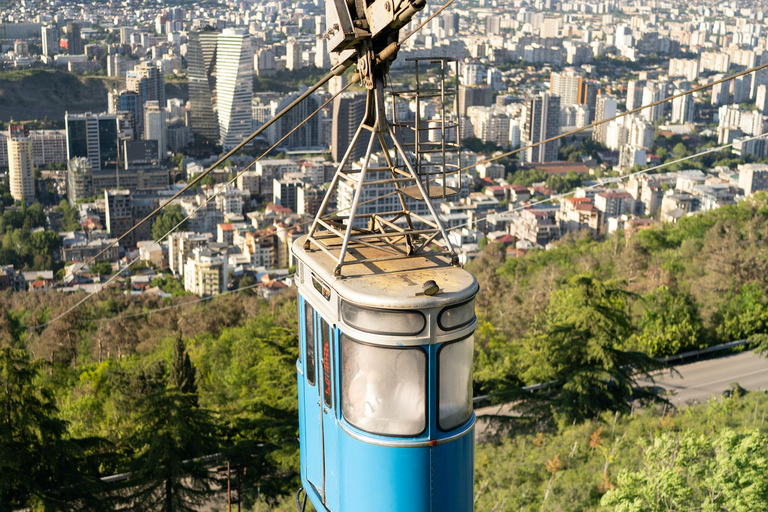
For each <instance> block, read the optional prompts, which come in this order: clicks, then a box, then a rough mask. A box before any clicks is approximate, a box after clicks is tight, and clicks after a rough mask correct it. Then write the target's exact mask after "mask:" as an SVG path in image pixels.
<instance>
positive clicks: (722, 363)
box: [475, 352, 768, 438]
mask: <svg viewBox="0 0 768 512" xmlns="http://www.w3.org/2000/svg"><path fill="white" fill-rule="evenodd" d="M675 370H677V372H678V373H679V375H678V374H676V373H670V372H668V371H665V372H663V373H659V374H657V375H656V376H655V382H656V383H655V385H656V386H658V387H661V388H664V390H665V391H666V392H667V393H668V395H667V397H668V399H669V401H670V402H671V403H672V405H674V406H675V407H685V406H686V405H687V404H689V403H695V402H706V401H707V399H708V398H710V397H712V396H718V395H721V394H722V393H723V391H725V390H727V389H729V388H730V383H731V382H738V383H739V385H740V386H741V387H742V388H744V389H747V390H749V391H755V390H760V389H768V359H765V358H762V357H760V356H757V355H755V354H754V353H753V352H742V353H740V354H736V355H732V356H727V357H721V358H718V359H710V360H708V361H699V362H695V363H689V364H685V365H679V366H676V367H675ZM640 384H641V385H648V386H650V385H653V384H651V383H650V382H645V381H640ZM512 406H513V404H504V405H494V406H491V407H483V408H481V409H476V410H475V414H477V416H478V424H477V427H476V431H475V432H476V437H477V438H481V437H482V436H483V434H484V433H485V431H486V429H487V428H488V422H487V420H484V419H483V416H489V415H490V416H496V415H501V416H514V415H515V412H514V410H513V407H512Z"/></svg>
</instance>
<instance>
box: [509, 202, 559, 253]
mask: <svg viewBox="0 0 768 512" xmlns="http://www.w3.org/2000/svg"><path fill="white" fill-rule="evenodd" d="M509 234H510V235H513V236H515V237H517V238H518V239H519V240H527V241H528V242H530V243H531V244H535V245H539V246H542V247H544V246H546V245H547V244H548V243H549V242H552V241H554V240H557V239H558V238H560V223H559V222H558V221H557V220H556V219H555V210H549V209H546V210H545V209H535V208H526V209H524V210H522V211H520V212H519V213H518V214H517V216H516V218H515V219H514V220H513V221H512V223H511V224H510V226H509Z"/></svg>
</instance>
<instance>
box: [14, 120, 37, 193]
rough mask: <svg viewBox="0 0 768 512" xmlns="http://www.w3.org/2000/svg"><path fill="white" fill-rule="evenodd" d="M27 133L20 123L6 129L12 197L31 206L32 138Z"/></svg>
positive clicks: (32, 186)
mask: <svg viewBox="0 0 768 512" xmlns="http://www.w3.org/2000/svg"><path fill="white" fill-rule="evenodd" d="M28 135H29V134H28V133H27V132H26V131H25V130H24V127H23V126H21V125H13V126H11V127H10V128H9V129H8V142H7V144H8V174H9V175H10V176H9V178H10V186H11V196H13V199H14V200H16V201H26V203H27V205H28V206H31V205H32V203H34V202H35V176H34V174H33V166H34V163H33V162H34V157H33V155H32V139H30V138H29V136H28Z"/></svg>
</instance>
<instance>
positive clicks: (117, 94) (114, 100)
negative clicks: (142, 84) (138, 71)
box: [107, 89, 144, 139]
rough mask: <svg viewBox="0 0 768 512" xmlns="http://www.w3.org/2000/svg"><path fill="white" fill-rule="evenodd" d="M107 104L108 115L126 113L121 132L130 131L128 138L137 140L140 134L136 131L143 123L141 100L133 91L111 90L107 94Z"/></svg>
mask: <svg viewBox="0 0 768 512" xmlns="http://www.w3.org/2000/svg"><path fill="white" fill-rule="evenodd" d="M107 103H108V107H107V108H108V109H109V113H110V114H117V113H118V112H123V113H127V114H128V116H127V117H126V118H125V123H124V126H121V129H122V130H123V131H127V130H130V137H131V138H133V139H138V138H139V137H140V136H141V135H142V134H141V133H140V132H139V131H138V130H139V128H140V127H141V126H142V125H143V122H144V119H143V118H144V113H143V111H144V109H143V108H142V104H141V98H140V96H139V94H138V93H136V92H135V91H127V90H122V91H118V90H117V89H113V90H112V91H111V92H109V93H107Z"/></svg>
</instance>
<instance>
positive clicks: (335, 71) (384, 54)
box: [27, 0, 455, 330]
mask: <svg viewBox="0 0 768 512" xmlns="http://www.w3.org/2000/svg"><path fill="white" fill-rule="evenodd" d="M454 1H455V0H449V1H448V2H447V3H446V4H444V5H443V6H442V7H440V9H438V10H437V11H435V12H434V13H433V14H432V15H431V16H429V18H427V19H426V20H425V21H424V22H423V23H421V24H420V25H419V26H418V27H416V28H415V29H414V30H412V31H411V32H409V33H408V34H407V35H406V36H405V37H404V38H403V39H402V40H400V41H398V42H397V43H393V44H392V45H390V46H389V47H387V48H386V49H384V50H383V51H382V52H381V53H380V54H379V57H378V58H379V59H384V58H387V57H388V56H389V55H391V54H392V53H393V52H394V50H392V47H394V49H395V50H396V49H397V48H399V47H400V45H402V44H403V43H404V42H405V41H406V40H408V38H410V37H411V36H412V35H413V34H415V33H416V32H418V31H419V30H421V28H422V27H424V26H425V25H426V24H427V23H429V22H430V21H431V20H432V19H434V17H435V16H437V15H438V14H440V13H441V12H442V11H443V10H444V9H445V8H446V7H448V6H449V5H450V4H452V3H453V2H454ZM349 67H350V66H348V65H344V64H343V63H342V64H339V65H337V66H335V67H334V69H332V70H331V72H329V73H328V74H327V75H325V76H324V77H323V78H322V79H320V81H318V82H317V83H316V84H315V85H313V86H312V87H311V88H309V89H307V90H306V91H305V92H304V93H303V94H302V95H301V96H299V97H298V98H297V99H295V100H294V101H293V102H291V103H290V104H289V105H288V106H286V107H285V108H284V109H283V110H281V111H280V112H279V113H278V114H277V115H276V116H275V117H273V118H272V119H270V120H269V121H268V122H267V123H266V124H264V125H263V126H261V127H259V128H258V129H257V130H256V131H255V132H253V133H252V134H251V135H249V136H248V137H247V138H246V139H245V140H244V141H243V142H241V143H240V144H238V145H237V146H236V147H235V148H233V149H232V150H230V151H229V152H228V153H227V154H225V155H224V156H223V157H221V158H219V160H218V161H216V162H215V163H214V164H213V165H212V166H211V167H209V168H208V169H207V170H205V171H203V172H202V173H201V174H199V175H198V176H196V177H195V179H193V180H192V181H191V182H190V183H189V184H188V185H187V186H185V187H184V188H183V189H182V190H180V191H179V192H177V193H176V194H174V196H173V197H171V198H170V199H169V200H168V201H166V202H165V203H164V204H162V205H161V206H159V207H158V208H156V209H155V210H154V211H153V212H152V213H150V214H149V215H147V216H146V217H144V218H143V219H142V220H141V221H139V222H138V223H137V224H136V225H134V226H133V227H132V228H131V229H129V230H128V231H127V232H126V233H124V234H123V235H122V236H120V237H119V238H118V239H117V240H115V241H114V242H112V243H111V244H109V245H108V246H107V247H106V248H104V249H103V250H101V252H99V253H98V254H96V255H95V256H93V257H91V258H90V259H88V260H87V261H86V262H85V263H84V265H88V264H90V263H93V262H94V261H95V260H96V259H97V258H98V257H99V256H101V255H102V254H104V253H105V252H106V251H108V250H109V249H110V248H112V247H114V246H115V245H116V244H118V243H120V241H121V240H123V239H124V238H125V237H127V236H128V235H129V234H131V233H132V232H133V231H135V230H136V229H137V228H138V227H139V226H141V225H142V224H144V223H145V222H146V221H147V220H149V219H150V218H152V217H153V216H155V215H156V214H158V213H159V212H160V211H162V210H163V209H164V208H165V207H166V206H167V205H169V204H171V203H172V202H173V201H174V200H175V199H177V198H178V197H179V196H181V195H182V194H183V193H184V192H186V191H187V190H189V189H190V188H191V187H193V186H194V185H195V184H196V183H198V182H199V181H200V180H201V179H203V178H204V177H205V176H207V175H208V174H209V173H210V172H211V171H213V170H214V169H216V168H217V167H218V166H219V165H221V164H222V163H223V162H226V161H227V159H228V158H229V157H230V156H232V155H234V154H235V153H237V152H238V151H240V149H242V148H243V147H245V146H246V145H247V144H248V143H249V142H250V141H251V140H253V139H254V138H256V137H257V136H258V135H259V134H261V133H262V132H263V131H264V130H265V129H267V128H268V127H269V126H271V125H272V124H273V123H274V122H276V121H277V120H278V119H279V118H280V117H282V116H283V115H285V114H286V113H288V112H289V111H290V110H291V109H293V108H294V107H295V106H296V105H298V104H299V103H301V102H302V101H304V100H305V99H306V98H307V97H309V96H310V95H311V94H312V93H314V92H315V91H316V90H317V89H319V88H320V87H322V86H323V85H324V84H325V83H327V82H328V81H329V80H330V79H331V78H333V77H334V76H339V75H341V74H343V72H344V71H346V70H347V69H348V68H349ZM355 76H356V77H357V78H356V79H353V80H350V83H348V84H347V85H346V86H344V87H343V88H342V89H341V90H340V91H339V92H337V93H336V94H334V95H333V96H332V97H331V98H329V99H328V100H327V101H326V102H325V103H323V105H321V106H320V107H319V108H318V109H317V110H315V112H313V113H312V114H310V115H309V116H308V117H307V118H306V119H304V120H303V121H302V122H300V123H299V124H298V125H296V126H295V127H294V128H293V129H292V130H291V131H289V132H288V133H287V134H286V135H285V136H284V137H283V138H281V139H280V140H279V141H278V142H277V143H275V144H274V145H273V146H272V147H271V148H270V149H268V150H267V151H265V152H264V153H263V154H262V155H261V156H259V157H258V159H257V160H255V161H253V162H251V164H249V166H248V167H246V168H245V169H243V170H242V171H240V172H239V173H238V174H237V175H236V176H235V177H234V178H233V179H232V180H230V181H229V183H228V184H227V185H229V184H231V183H233V182H234V181H236V180H237V178H238V177H239V176H241V175H242V174H243V173H245V172H246V171H247V170H249V169H250V168H251V167H252V166H253V165H255V164H256V162H258V161H259V160H261V159H262V158H263V157H264V156H266V155H267V154H268V153H269V152H270V151H272V150H273V149H274V148H275V147H277V146H278V145H279V144H280V143H281V142H282V141H284V140H285V139H287V138H288V137H289V136H290V135H291V134H293V133H294V132H295V131H296V130H297V129H298V128H299V127H301V126H302V125H303V124H304V123H306V122H307V121H308V120H309V119H311V118H312V117H313V116H314V115H315V114H317V113H318V112H320V111H321V110H322V109H323V108H325V106H326V105H328V103H330V102H331V101H332V100H333V99H335V98H336V97H337V96H339V95H340V94H341V93H342V92H344V91H345V90H346V89H347V88H348V87H350V86H351V85H352V84H354V83H356V82H357V81H359V76H360V75H359V74H356V75H355ZM220 192H221V191H219V192H217V193H215V194H214V195H212V196H210V197H208V198H206V200H205V201H204V202H203V204H201V205H200V206H199V207H198V208H197V209H195V211H194V212H193V214H194V213H197V212H198V211H199V210H200V209H201V208H202V207H203V206H205V205H206V204H207V203H208V202H209V201H210V200H211V199H213V198H214V197H216V196H217V195H218V194H219V193H220ZM392 194H393V193H389V194H385V195H382V196H380V197H377V198H375V199H371V200H368V201H365V202H363V203H361V204H366V203H369V202H373V201H377V200H379V199H382V198H384V197H387V196H389V195H392ZM342 211H343V210H342ZM335 213H339V211H338V210H337V211H336V212H335ZM187 218H188V216H187V217H185V218H184V219H183V220H182V221H181V222H179V223H178V224H176V225H175V226H174V227H172V228H171V229H170V230H169V231H168V232H167V233H165V234H164V235H163V236H162V237H161V238H160V239H159V240H158V243H159V242H160V241H162V240H164V239H165V238H166V237H167V236H168V235H169V234H171V233H172V232H173V231H175V230H176V229H177V228H178V227H179V226H181V224H182V223H184V221H185V220H186V219H187ZM306 224H309V222H306V223H303V224H300V225H306ZM263 238H266V237H260V238H258V239H257V240H256V241H259V240H262V239H263ZM139 259H140V258H138V257H137V258H135V259H134V260H133V261H131V262H129V263H128V265H127V266H126V267H124V268H123V269H121V270H120V271H118V272H117V273H115V275H113V276H112V277H111V278H110V279H108V280H107V282H106V283H104V285H103V286H102V287H101V289H99V290H96V291H93V292H91V293H90V294H88V295H86V296H85V297H84V298H83V299H81V300H80V301H78V302H77V303H75V304H74V305H73V306H72V307H70V308H69V309H67V310H66V311H64V312H63V313H62V314H60V315H58V316H56V317H54V318H53V319H52V320H49V321H47V322H45V323H43V324H40V325H38V326H27V328H28V329H35V330H37V329H41V328H44V327H47V326H48V325H50V324H52V323H54V322H56V321H57V320H59V319H61V318H63V317H64V316H66V315H68V314H69V313H71V312H72V311H74V310H75V309H77V308H78V307H79V306H81V305H82V304H83V303H85V302H86V301H88V300H89V299H90V298H91V297H92V296H94V295H96V294H97V293H99V292H100V291H101V290H102V289H104V288H105V287H106V286H107V285H109V284H110V283H111V282H112V281H113V280H114V279H116V278H117V277H118V276H119V275H120V274H121V273H123V272H124V271H125V270H127V269H128V268H130V267H131V265H133V264H134V263H136V262H137V261H139Z"/></svg>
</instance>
